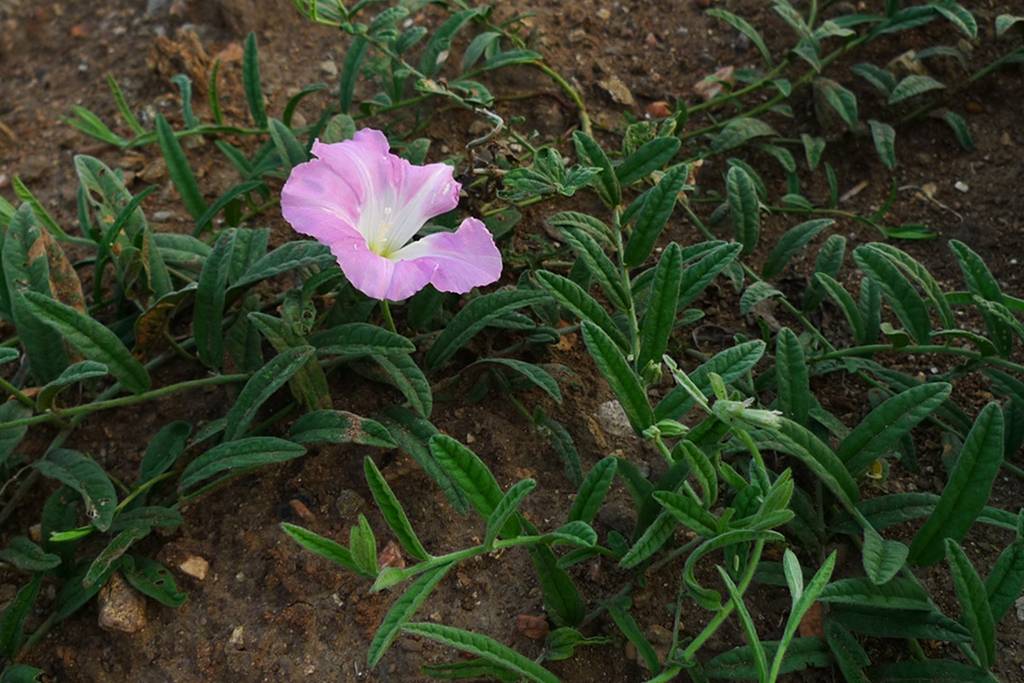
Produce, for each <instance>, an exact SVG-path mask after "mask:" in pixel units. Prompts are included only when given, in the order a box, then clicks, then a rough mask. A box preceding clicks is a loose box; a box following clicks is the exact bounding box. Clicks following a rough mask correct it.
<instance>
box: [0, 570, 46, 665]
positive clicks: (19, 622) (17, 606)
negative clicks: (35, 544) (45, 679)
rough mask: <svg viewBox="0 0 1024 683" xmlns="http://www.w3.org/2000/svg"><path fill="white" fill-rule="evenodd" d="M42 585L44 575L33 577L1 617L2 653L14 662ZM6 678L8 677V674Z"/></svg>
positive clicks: (0, 638) (0, 641)
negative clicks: (27, 620) (26, 622)
mask: <svg viewBox="0 0 1024 683" xmlns="http://www.w3.org/2000/svg"><path fill="white" fill-rule="evenodd" d="M42 583H43V576H42V574H37V575H35V576H33V577H32V580H31V581H29V582H28V583H27V584H25V585H24V586H22V587H21V590H19V591H18V593H17V595H15V596H14V599H13V600H11V602H10V604H8V605H7V607H6V608H5V609H4V612H3V616H0V653H2V654H3V655H4V656H6V657H7V658H8V659H10V660H12V661H13V660H14V658H15V657H16V656H17V654H18V651H19V650H20V649H21V644H22V642H23V640H24V631H25V620H26V619H27V618H28V615H29V613H31V611H32V605H34V604H35V601H36V597H38V596H39V587H40V586H42ZM40 673H42V672H40ZM4 676H5V677H6V672H5V674H4ZM3 680H4V678H0V681H3Z"/></svg>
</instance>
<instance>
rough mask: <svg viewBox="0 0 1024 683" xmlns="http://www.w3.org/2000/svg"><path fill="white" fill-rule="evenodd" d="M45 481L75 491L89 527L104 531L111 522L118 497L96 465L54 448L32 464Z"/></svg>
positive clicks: (80, 455)
mask: <svg viewBox="0 0 1024 683" xmlns="http://www.w3.org/2000/svg"><path fill="white" fill-rule="evenodd" d="M33 467H35V468H36V469H37V470H39V473H40V474H42V475H43V476H44V477H49V478H50V479H56V480H57V481H59V482H61V483H63V484H64V485H66V486H69V487H70V488H72V489H74V490H75V491H77V492H78V494H79V495H80V496H81V497H82V501H83V502H84V503H85V512H86V515H87V516H88V517H89V520H90V521H91V523H92V525H93V526H94V527H96V528H97V529H99V530H100V531H106V530H107V529H109V528H110V524H111V522H112V521H113V519H114V510H115V508H116V507H117V493H116V492H115V491H114V485H113V484H112V483H111V482H110V478H109V477H108V476H107V473H106V472H104V471H103V468H102V467H100V466H99V465H98V464H96V461H95V460H93V459H92V458H90V457H89V456H87V455H83V454H81V453H79V452H78V451H72V450H69V449H66V448H56V449H53V450H51V451H49V452H48V453H47V454H46V455H45V456H43V457H42V458H41V459H39V460H37V461H36V462H35V463H33Z"/></svg>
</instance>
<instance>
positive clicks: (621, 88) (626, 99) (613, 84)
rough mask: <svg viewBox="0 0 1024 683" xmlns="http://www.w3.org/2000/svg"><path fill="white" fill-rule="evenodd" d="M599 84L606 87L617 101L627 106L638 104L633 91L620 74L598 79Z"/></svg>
mask: <svg viewBox="0 0 1024 683" xmlns="http://www.w3.org/2000/svg"><path fill="white" fill-rule="evenodd" d="M597 84H598V85H600V86H601V87H602V88H604V89H605V90H606V91H607V92H608V94H609V95H611V97H612V100H614V101H615V102H617V103H619V104H624V105H626V106H627V107H632V106H633V105H635V104H636V99H634V98H633V93H632V92H631V91H630V89H629V88H628V87H627V86H626V84H625V83H623V82H622V79H621V78H619V77H618V76H616V75H614V74H613V75H611V76H609V77H608V78H606V79H604V80H603V81H598V82H597Z"/></svg>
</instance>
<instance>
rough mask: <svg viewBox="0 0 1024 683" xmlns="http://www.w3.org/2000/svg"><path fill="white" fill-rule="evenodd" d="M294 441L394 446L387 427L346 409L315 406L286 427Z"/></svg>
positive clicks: (395, 445)
mask: <svg viewBox="0 0 1024 683" xmlns="http://www.w3.org/2000/svg"><path fill="white" fill-rule="evenodd" d="M288 439H289V440H291V441H294V442H295V443H301V444H310V443H356V444H359V445H361V446H376V447H378V448H397V447H398V445H397V444H396V443H395V440H394V439H393V438H392V437H391V433H390V432H389V431H388V429H387V427H385V426H384V425H382V424H381V423H379V422H377V421H376V420H371V419H369V418H366V417H360V416H359V415H356V414H355V413H350V412H348V411H345V410H315V411H313V412H311V413H307V414H305V415H303V416H302V417H300V418H299V419H298V420H296V421H295V423H294V424H292V426H291V428H290V429H289V430H288Z"/></svg>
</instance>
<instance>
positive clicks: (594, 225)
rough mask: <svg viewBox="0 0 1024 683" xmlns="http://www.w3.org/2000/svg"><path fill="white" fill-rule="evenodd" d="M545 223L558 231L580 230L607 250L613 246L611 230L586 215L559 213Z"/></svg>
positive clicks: (575, 212) (577, 212)
mask: <svg viewBox="0 0 1024 683" xmlns="http://www.w3.org/2000/svg"><path fill="white" fill-rule="evenodd" d="M546 222H547V224H548V225H550V226H551V227H552V228H555V229H556V230H559V231H562V230H564V229H565V228H571V229H577V230H582V231H583V232H585V233H587V234H588V235H590V236H591V237H593V238H594V239H595V240H597V241H599V242H601V243H602V244H604V245H605V246H607V247H609V248H611V247H613V246H614V235H613V234H612V229H611V228H609V227H608V226H607V225H605V223H604V221H602V220H600V219H598V218H595V217H593V216H591V215H590V214H588V213H581V212H579V211H560V212H558V213H556V214H554V215H552V216H548V217H547V219H546Z"/></svg>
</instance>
